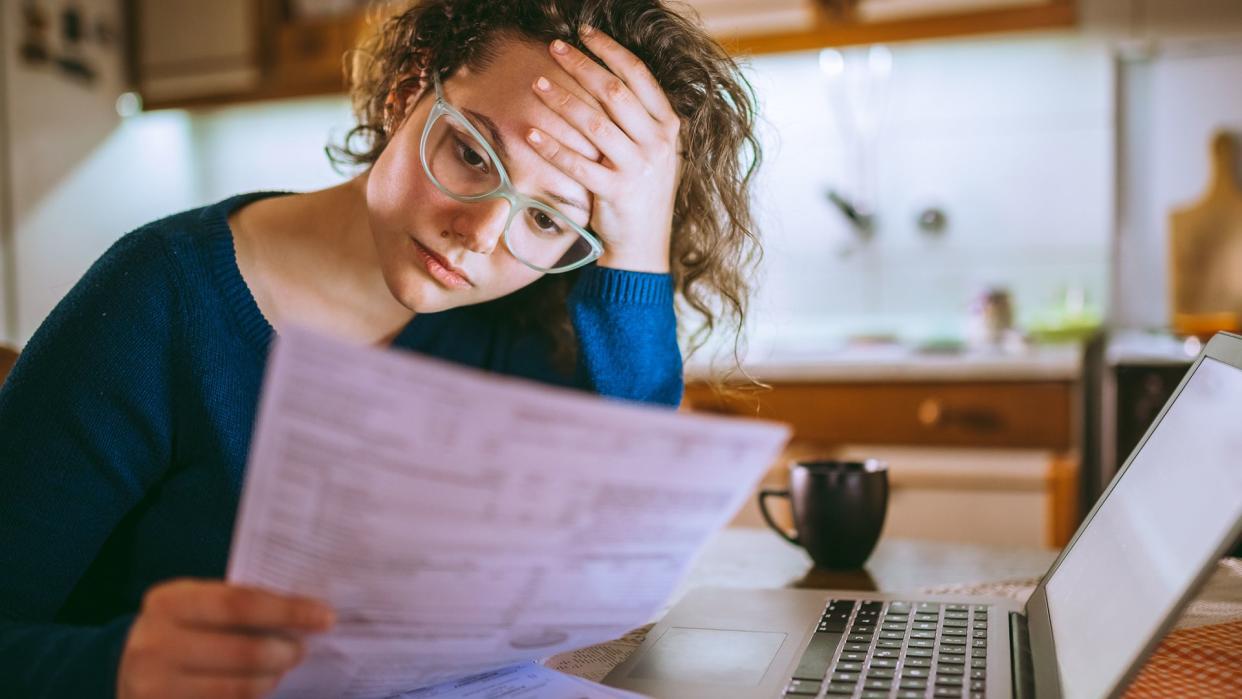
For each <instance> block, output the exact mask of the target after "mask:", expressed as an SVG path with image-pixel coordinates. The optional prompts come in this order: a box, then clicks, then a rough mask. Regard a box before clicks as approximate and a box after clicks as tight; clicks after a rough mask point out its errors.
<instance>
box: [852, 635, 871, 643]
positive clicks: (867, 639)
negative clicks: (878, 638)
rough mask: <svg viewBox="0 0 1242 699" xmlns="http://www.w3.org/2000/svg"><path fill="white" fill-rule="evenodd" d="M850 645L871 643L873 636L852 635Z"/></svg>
mask: <svg viewBox="0 0 1242 699" xmlns="http://www.w3.org/2000/svg"><path fill="white" fill-rule="evenodd" d="M850 643H868V644H869V643H871V635H870V634H865V633H852V634H850Z"/></svg>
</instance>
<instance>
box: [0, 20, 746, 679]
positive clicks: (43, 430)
mask: <svg viewBox="0 0 1242 699" xmlns="http://www.w3.org/2000/svg"><path fill="white" fill-rule="evenodd" d="M592 29H594V30H593V31H592ZM359 56H360V57H359V60H358V62H357V65H356V66H355V76H354V77H355V80H354V87H353V98H354V104H355V108H356V112H357V116H358V119H359V125H358V126H357V128H356V129H354V131H353V132H351V137H350V138H349V139H347V140H346V143H345V145H344V146H343V147H342V148H340V149H338V150H337V151H336V155H337V157H338V158H341V159H343V160H346V161H352V162H355V163H358V164H360V165H362V166H363V168H364V169H363V170H362V172H361V173H360V174H359V175H357V176H356V177H354V178H353V179H351V180H349V181H348V182H345V183H344V184H341V185H339V186H336V187H332V188H329V189H325V190H322V191H317V192H310V193H306V194H297V195H285V196H276V195H274V194H273V193H260V194H248V195H242V196H238V197H233V198H231V199H228V200H225V201H223V202H220V203H218V204H215V205H212V206H207V207H204V208H202V209H197V210H194V211H189V212H185V213H182V214H178V215H176V216H172V217H170V218H167V219H164V220H161V221H157V222H155V223H152V224H150V225H148V226H145V227H143V228H141V229H139V230H137V231H135V232H133V233H130V234H129V235H127V236H125V237H124V238H122V239H121V240H120V241H119V242H118V243H117V244H116V245H115V246H114V247H113V248H112V249H111V250H109V251H108V252H107V253H106V254H105V255H104V256H103V258H101V259H100V260H99V261H98V262H97V263H96V264H95V265H94V266H93V267H92V268H91V270H90V271H89V272H88V273H87V274H86V276H85V277H84V278H83V279H82V280H81V281H80V282H79V283H78V285H77V286H76V287H75V288H74V289H73V290H72V292H71V293H70V294H69V295H68V296H67V297H66V298H65V300H64V301H63V302H62V303H61V304H60V305H59V306H58V307H57V309H56V310H55V311H54V312H53V313H52V314H51V316H49V318H48V319H47V320H46V321H45V323H44V324H43V326H42V327H41V328H40V330H39V332H38V333H37V334H36V335H35V337H34V338H33V339H32V340H31V342H30V343H29V345H28V346H27V348H26V351H25V352H24V353H23V357H22V359H21V360H20V362H19V363H18V366H17V367H16V368H15V370H14V372H13V374H12V375H11V376H10V379H9V381H8V382H7V384H6V385H5V386H4V388H3V391H2V392H0V426H2V428H0V479H2V482H3V483H4V489H3V491H0V546H3V558H4V560H5V562H6V563H7V564H8V565H7V568H8V570H9V572H8V573H6V574H5V577H4V578H3V581H2V582H0V620H2V621H0V677H3V678H4V681H5V682H6V683H7V684H8V685H9V686H10V687H16V688H17V690H16V691H17V695H18V696H26V695H35V696H69V695H70V694H73V695H76V696H98V695H110V694H111V693H113V692H114V691H115V692H116V693H117V694H118V695H119V696H121V697H126V698H139V697H196V696H204V697H220V696H228V697H233V696H247V697H249V696H262V695H264V694H265V693H267V692H268V691H270V689H271V688H272V687H274V686H275V685H276V683H277V682H278V681H279V679H280V677H281V675H282V674H283V673H284V672H286V671H288V670H289V669H290V668H291V667H293V666H294V665H295V664H296V663H297V662H298V660H299V657H300V653H301V646H300V644H299V641H298V637H299V636H300V635H301V634H302V633H306V632H313V631H321V630H324V629H326V628H328V627H329V626H330V625H331V617H332V612H331V610H330V609H328V608H326V606H325V605H323V604H321V603H319V602H317V601H315V600H308V599H299V598H293V597H287V596H282V595H276V594H272V593H269V592H264V591H261V590H255V589H248V588H242V587H239V586H232V585H227V584H225V583H223V582H221V580H220V579H221V578H222V577H223V573H224V569H225V563H226V561H227V557H228V548H229V537H230V533H231V531H232V524H233V518H234V516H235V514H236V508H237V503H238V496H239V493H240V487H241V483H242V477H243V468H244V463H245V456H246V451H247V448H248V446H249V441H250V436H251V425H252V423H253V421H254V413H255V407H256V402H257V397H258V392H259V385H260V379H261V376H262V372H263V366H264V362H265V359H266V356H267V347H268V344H269V342H270V340H271V338H272V337H273V335H274V334H278V333H279V332H280V330H281V329H282V328H284V327H287V326H289V325H292V324H298V325H302V326H306V327H310V328H312V329H315V330H318V331H320V332H323V333H328V334H331V335H335V336H338V337H342V338H346V339H351V340H354V341H359V342H366V343H373V344H386V345H393V346H396V347H400V348H404V349H409V350H414V351H419V352H422V353H425V354H430V355H433V356H437V357H441V358H446V359H450V360H453V361H456V362H459V363H462V364H466V365H470V366H475V367H479V368H482V369H487V370H491V371H497V372H502V373H506V374H511V375H516V376H523V377H527V378H531V379H536V380H540V381H544V382H547V383H553V384H559V385H567V386H576V387H579V388H582V389H585V390H590V391H594V392H597V393H600V394H603V395H608V396H615V397H620V398H628V399H634V400H642V401H648V402H654V403H663V404H668V405H675V404H676V403H677V402H678V401H679V399H680V393H681V360H680V355H679V351H678V347H677V337H676V333H677V320H676V317H675V315H674V294H675V293H677V294H680V296H681V298H682V300H683V302H684V304H685V306H686V307H688V308H689V309H691V310H693V311H697V312H698V314H699V315H700V316H701V317H702V319H703V320H704V321H705V322H704V323H703V326H704V327H705V328H706V329H708V330H710V329H711V328H712V327H713V325H715V324H716V322H717V321H718V320H723V321H725V322H726V323H729V324H732V325H734V326H735V327H736V326H737V325H738V324H739V322H740V320H741V318H742V315H743V312H744V310H745V300H746V292H747V285H746V283H745V278H744V272H745V270H744V269H743V267H744V265H745V264H746V263H747V262H748V261H749V260H750V259H752V253H753V252H755V251H756V248H755V246H754V245H753V235H752V232H751V227H750V225H751V224H750V216H749V212H748V209H747V186H748V183H749V179H750V174H751V172H752V169H753V166H754V164H755V162H756V159H757V155H758V153H757V149H755V142H754V139H753V136H752V127H753V113H752V101H751V95H750V93H749V88H748V86H747V85H746V84H745V81H744V80H743V79H742V78H741V77H740V75H739V74H738V73H737V68H736V66H735V64H734V63H733V62H732V61H731V60H730V59H729V58H728V57H727V56H726V55H725V54H724V53H723V52H722V51H721V50H720V49H719V47H718V46H716V45H715V44H714V43H712V42H711V40H710V39H708V38H707V37H706V36H705V35H704V34H703V33H702V32H701V31H700V30H698V29H696V28H695V27H694V26H693V25H692V24H690V23H688V22H686V21H685V20H683V19H682V18H680V17H678V16H677V15H675V14H673V13H672V12H670V11H669V10H667V9H666V8H664V7H663V6H662V5H661V4H660V3H659V2H658V1H657V0H629V1H626V0H586V1H582V0H578V1H574V0H542V1H536V0H504V1H498V2H486V3H482V2H474V1H472V0H429V1H425V2H421V3H419V4H418V5H416V6H415V7H414V8H412V9H410V10H408V11H406V12H405V13H403V14H401V15H399V16H396V17H394V18H392V19H390V20H388V21H387V22H385V23H384V24H383V26H382V27H381V28H380V30H379V31H378V33H377V34H376V36H375V37H374V39H373V40H372V41H371V42H370V44H369V45H368V46H367V47H366V48H365V49H364V51H363V52H361V53H360V54H359ZM746 149H749V151H750V152H749V156H747V154H746V153H744V151H745V150H746Z"/></svg>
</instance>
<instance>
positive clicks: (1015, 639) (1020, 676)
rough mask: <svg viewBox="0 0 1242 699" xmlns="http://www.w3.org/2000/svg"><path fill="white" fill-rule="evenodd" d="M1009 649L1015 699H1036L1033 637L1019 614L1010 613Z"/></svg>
mask: <svg viewBox="0 0 1242 699" xmlns="http://www.w3.org/2000/svg"><path fill="white" fill-rule="evenodd" d="M1009 648H1010V657H1009V663H1010V666H1011V669H1012V672H1011V673H1010V674H1011V675H1012V676H1013V696H1014V699H1034V697H1035V664H1034V661H1033V660H1032V658H1031V635H1030V633H1029V632H1028V631H1027V628H1026V617H1025V616H1023V615H1022V614H1020V613H1018V612H1010V613H1009Z"/></svg>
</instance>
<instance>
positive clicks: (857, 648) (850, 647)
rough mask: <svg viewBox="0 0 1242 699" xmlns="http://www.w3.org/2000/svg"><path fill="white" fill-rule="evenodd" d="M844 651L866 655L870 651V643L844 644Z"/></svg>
mask: <svg viewBox="0 0 1242 699" xmlns="http://www.w3.org/2000/svg"><path fill="white" fill-rule="evenodd" d="M845 650H847V651H850V652H853V653H866V652H867V651H869V650H871V644H870V643H846V644H845Z"/></svg>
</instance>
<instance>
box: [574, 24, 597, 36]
mask: <svg viewBox="0 0 1242 699" xmlns="http://www.w3.org/2000/svg"><path fill="white" fill-rule="evenodd" d="M594 33H595V27H592V26H591V25H589V24H584V25H582V26H581V27H578V36H581V37H583V38H586V37H588V36H591V35H592V34H594Z"/></svg>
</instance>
